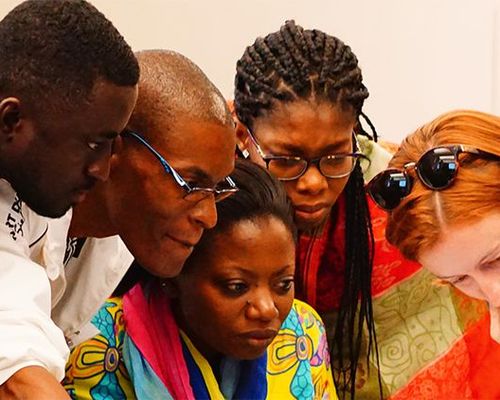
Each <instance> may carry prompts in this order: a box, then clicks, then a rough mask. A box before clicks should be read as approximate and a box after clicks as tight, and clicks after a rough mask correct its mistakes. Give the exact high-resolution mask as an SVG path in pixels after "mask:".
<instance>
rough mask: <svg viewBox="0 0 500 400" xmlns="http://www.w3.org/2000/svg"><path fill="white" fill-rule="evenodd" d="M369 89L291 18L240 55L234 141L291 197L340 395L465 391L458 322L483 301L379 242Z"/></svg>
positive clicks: (457, 394)
mask: <svg viewBox="0 0 500 400" xmlns="http://www.w3.org/2000/svg"><path fill="white" fill-rule="evenodd" d="M367 97H368V90H367V88H366V87H365V85H364V84H363V79H362V75H361V70H360V68H359V66H358V61H357V58H356V56H355V55H354V54H353V52H352V50H351V49H350V48H349V46H347V45H346V44H344V43H343V42H342V41H341V40H339V39H338V38H336V37H334V36H331V35H328V34H326V33H324V32H322V31H319V30H316V29H313V30H306V29H303V28H301V27H300V26H298V25H296V24H295V23H294V22H293V21H288V22H286V23H285V25H283V26H282V27H281V29H280V30H279V31H277V32H273V33H270V34H268V35H266V36H265V37H260V38H258V39H256V41H255V43H253V44H252V45H251V46H249V47H247V49H246V50H245V52H244V54H243V56H242V57H241V59H240V60H239V61H238V63H237V67H236V79H235V97H234V108H235V113H236V116H237V117H238V119H239V122H240V123H239V126H238V131H237V132H238V139H239V147H240V150H241V152H242V154H243V155H247V156H249V157H250V158H251V159H252V160H253V161H254V162H256V163H259V164H261V165H263V166H267V168H268V169H269V171H270V172H271V173H273V174H274V175H275V176H276V177H277V178H279V179H281V180H282V181H283V182H284V184H285V188H286V190H287V193H288V196H289V197H290V199H291V201H292V203H293V207H294V212H295V214H294V217H295V221H296V223H297V225H298V228H299V239H298V251H297V281H296V283H297V297H298V298H300V299H302V300H304V301H306V302H307V303H308V304H310V305H311V306H312V307H314V308H315V309H316V310H317V311H318V313H319V314H320V315H321V317H322V319H323V321H324V322H325V326H326V329H327V333H328V336H329V340H330V343H331V344H332V345H331V346H330V347H331V348H332V352H333V355H334V356H333V357H332V359H333V361H334V365H333V367H334V368H333V372H334V379H335V380H336V386H337V390H338V392H339V397H354V396H356V398H366V399H370V400H371V399H376V398H379V397H384V398H392V399H398V398H400V399H408V398H418V399H432V400H434V399H440V398H460V399H463V398H466V397H467V395H468V393H470V392H471V390H472V391H473V392H474V391H476V390H477V391H478V392H477V393H480V390H481V387H474V382H473V381H471V379H470V376H469V372H470V371H469V370H468V369H467V368H462V367H461V365H462V364H463V362H464V360H469V359H470V357H472V356H473V355H471V352H470V349H469V348H468V347H467V346H464V345H463V338H464V333H466V332H473V331H474V330H473V329H472V327H473V325H474V323H475V321H476V320H478V319H480V318H481V317H482V316H483V315H484V309H483V308H482V306H481V304H480V303H478V302H470V301H469V300H464V298H463V297H461V296H460V295H458V294H456V293H455V292H453V291H451V290H450V288H448V287H438V286H436V285H430V284H429V283H430V282H432V280H433V277H432V276H431V274H429V273H428V272H427V271H426V270H424V269H422V267H421V266H420V265H419V264H418V263H416V262H413V261H409V260H406V259H405V258H404V257H403V256H402V255H401V254H400V253H399V252H398V250H397V249H396V248H394V247H392V246H390V245H389V244H388V243H387V240H386V239H385V222H386V214H385V212H384V211H383V210H381V209H379V208H378V207H376V206H375V205H374V204H373V202H372V201H371V200H370V199H369V198H367V196H366V193H365V188H364V181H365V182H366V181H368V180H369V179H370V178H371V177H373V176H374V175H376V174H377V173H378V172H380V171H381V170H382V169H384V168H386V165H387V162H388V161H389V159H390V157H387V153H386V152H384V151H383V150H382V149H381V148H380V146H378V145H377V143H375V142H374V141H372V140H371V139H370V137H369V136H370V135H368V134H367V133H366V132H365V130H364V128H363V124H364V123H363V124H362V123H361V121H363V120H364V121H365V122H366V123H367V124H368V125H369V126H370V127H371V128H372V133H373V134H372V136H374V137H375V138H376V134H375V132H374V130H373V126H372V124H371V123H370V122H369V120H368V119H366V117H365V115H364V113H363V104H364V101H365V99H366V98H367ZM388 110H389V112H391V111H390V109H388ZM366 158H368V159H369V160H370V162H369V163H367V162H366V160H365V159H366ZM367 164H368V165H367ZM363 166H366V167H367V168H365V169H364V168H363ZM464 310H465V311H464ZM375 332H376V337H375ZM470 334H472V333H470ZM474 335H475V334H474ZM457 343H458V344H457ZM376 350H378V351H376ZM450 360H452V362H453V364H452V365H454V366H456V368H455V367H454V373H453V374H450V373H448V372H446V371H447V368H449V366H450ZM498 360H499V362H500V358H499V359H498ZM496 381H497V385H498V386H499V387H500V381H498V380H496Z"/></svg>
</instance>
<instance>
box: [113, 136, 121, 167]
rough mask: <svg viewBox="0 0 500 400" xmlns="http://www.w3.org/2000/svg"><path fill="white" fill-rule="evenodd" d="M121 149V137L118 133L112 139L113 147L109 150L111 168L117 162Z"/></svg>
mask: <svg viewBox="0 0 500 400" xmlns="http://www.w3.org/2000/svg"><path fill="white" fill-rule="evenodd" d="M122 151H123V137H122V135H118V136H117V137H116V138H115V140H114V141H113V149H112V152H111V159H110V165H111V170H113V169H114V168H115V167H116V166H117V164H119V161H120V157H121V153H122Z"/></svg>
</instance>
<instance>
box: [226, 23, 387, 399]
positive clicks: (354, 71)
mask: <svg viewBox="0 0 500 400" xmlns="http://www.w3.org/2000/svg"><path fill="white" fill-rule="evenodd" d="M236 71H237V72H236V78H235V100H234V104H235V109H236V115H237V117H238V118H239V120H240V121H241V122H242V123H243V124H245V125H246V126H247V127H248V128H249V129H250V130H252V128H253V124H254V122H255V120H256V119H258V118H260V117H263V116H265V115H267V114H269V113H271V112H272V111H273V109H274V107H275V106H276V105H278V104H279V103H284V102H293V101H296V100H314V101H317V102H319V101H323V102H327V103H330V104H333V105H335V106H340V107H342V109H343V110H345V111H351V112H353V115H354V118H355V120H356V126H355V131H356V133H358V134H362V135H365V136H368V137H369V138H372V136H371V135H369V134H368V133H367V132H366V131H365V130H364V128H363V126H362V124H361V123H360V117H363V118H364V119H365V121H366V122H367V123H368V125H369V126H370V128H371V130H372V132H373V137H374V139H375V140H376V136H377V135H376V132H375V130H374V128H373V124H372V123H371V122H370V120H369V119H368V118H367V117H366V116H365V115H364V114H363V112H362V106H363V102H364V100H365V99H366V98H367V97H368V90H367V89H366V87H365V86H364V85H363V83H362V75H361V70H360V68H359V67H358V60H357V58H356V56H355V55H354V53H353V52H352V51H351V49H350V47H349V46H347V45H345V44H344V43H343V42H342V41H341V40H339V39H337V38H336V37H333V36H330V35H327V34H326V33H324V32H321V31H319V30H315V29H314V30H304V29H303V28H302V27H300V26H298V25H296V24H295V22H294V21H287V22H286V23H285V25H283V26H282V27H281V28H280V30H279V31H278V32H275V33H271V34H269V35H267V36H266V37H264V38H258V39H257V40H256V41H255V43H254V44H253V45H252V46H249V47H247V48H246V50H245V53H244V54H243V56H242V58H241V59H240V60H239V61H238V63H237V66H236ZM345 192H346V200H347V206H346V230H345V235H346V241H345V243H346V246H345V260H346V265H345V277H344V290H343V293H342V298H341V302H340V310H339V315H338V319H337V322H336V329H335V334H334V337H333V345H332V352H333V354H334V355H333V357H332V359H333V360H334V362H335V365H334V368H335V374H334V375H335V383H336V385H337V389H338V390H339V391H340V393H341V395H342V397H343V398H345V397H346V394H347V393H350V396H351V398H354V391H355V379H356V370H357V366H358V359H359V357H360V349H361V338H362V332H363V327H364V326H365V324H366V326H367V328H368V349H367V351H368V355H367V357H369V355H370V352H371V351H373V350H375V354H376V360H377V364H378V351H377V344H376V335H375V327H374V321H373V311H372V302H371V272H372V264H373V247H374V239H373V233H372V228H371V220H370V214H369V210H368V204H367V201H366V196H365V192H364V181H363V174H362V171H361V167H360V165H359V163H358V164H357V165H356V168H355V169H354V171H353V173H352V174H351V176H350V178H349V181H348V183H347V185H346V188H345ZM332 218H333V213H332ZM324 261H325V260H321V262H322V263H323V262H324ZM345 352H347V355H348V357H347V358H348V359H347V360H346V359H345V356H344V354H345ZM378 379H379V388H380V391H381V383H380V374H379V377H378Z"/></svg>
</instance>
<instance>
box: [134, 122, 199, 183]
mask: <svg viewBox="0 0 500 400" xmlns="http://www.w3.org/2000/svg"><path fill="white" fill-rule="evenodd" d="M124 135H130V136H132V137H134V138H135V139H137V140H138V141H139V142H141V143H142V144H143V145H144V146H146V147H147V148H148V150H149V151H150V152H151V153H153V154H154V156H155V157H156V158H157V159H158V160H159V161H160V163H161V165H163V168H164V169H165V171H167V172H168V173H169V174H170V175H172V177H173V178H174V179H175V181H176V182H177V183H178V184H179V185H180V186H182V187H184V188H186V189H187V190H188V191H190V190H191V187H190V186H189V184H188V183H187V182H186V181H185V180H184V179H183V178H182V176H180V175H179V174H178V173H177V171H176V170H175V169H173V168H172V167H171V166H170V164H169V163H168V162H167V160H165V159H164V158H163V157H162V155H161V154H160V153H158V152H157V151H156V150H155V149H154V148H153V147H152V146H151V145H150V144H149V143H148V142H146V141H145V140H144V138H143V137H142V136H141V135H139V134H137V133H135V132H133V131H130V130H129V131H126V132H124Z"/></svg>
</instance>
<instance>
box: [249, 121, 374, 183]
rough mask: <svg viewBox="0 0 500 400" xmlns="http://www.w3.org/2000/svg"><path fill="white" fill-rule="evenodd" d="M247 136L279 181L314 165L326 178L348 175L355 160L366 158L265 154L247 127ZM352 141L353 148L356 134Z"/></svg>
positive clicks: (358, 155) (296, 175) (357, 145)
mask: <svg viewBox="0 0 500 400" xmlns="http://www.w3.org/2000/svg"><path fill="white" fill-rule="evenodd" d="M247 132H248V136H249V137H250V139H251V140H252V142H253V144H254V146H255V148H256V149H257V152H258V153H259V156H260V157H261V158H262V159H263V160H264V162H265V163H266V167H267V169H268V170H269V172H271V173H272V174H273V175H274V176H275V177H276V178H278V179H279V180H281V181H293V180H295V179H299V178H300V177H301V176H302V175H304V174H305V172H306V171H307V169H308V168H309V166H310V165H311V164H312V165H315V166H316V168H318V170H319V172H321V174H322V175H323V176H325V177H326V178H334V179H335V178H345V177H346V176H349V175H350V174H351V172H352V171H353V170H354V168H355V167H356V162H357V161H358V159H360V158H366V156H365V155H364V154H363V153H360V152H357V151H355V152H354V153H339V154H330V155H326V156H323V157H318V158H312V159H305V158H302V157H296V156H275V155H272V154H265V153H264V151H262V148H261V147H260V145H259V143H258V142H257V139H256V138H255V136H254V135H253V134H252V132H251V131H250V129H247ZM353 143H354V147H355V149H358V148H359V144H358V141H357V139H356V135H355V134H354V133H353Z"/></svg>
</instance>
